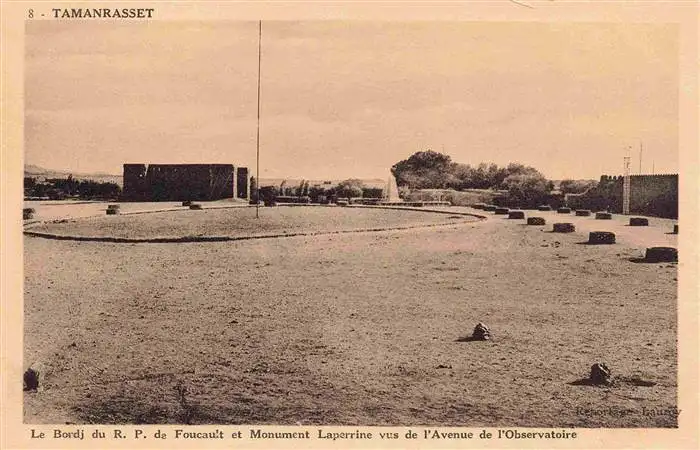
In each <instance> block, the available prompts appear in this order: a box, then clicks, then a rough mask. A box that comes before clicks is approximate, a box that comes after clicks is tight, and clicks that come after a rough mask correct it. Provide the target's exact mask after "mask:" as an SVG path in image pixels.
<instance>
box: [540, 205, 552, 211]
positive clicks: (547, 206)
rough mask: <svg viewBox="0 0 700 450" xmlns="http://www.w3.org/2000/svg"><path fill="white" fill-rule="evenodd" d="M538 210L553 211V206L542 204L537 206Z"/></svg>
mask: <svg viewBox="0 0 700 450" xmlns="http://www.w3.org/2000/svg"><path fill="white" fill-rule="evenodd" d="M537 210H538V211H551V210H552V207H551V206H549V205H540V206H538V207H537Z"/></svg>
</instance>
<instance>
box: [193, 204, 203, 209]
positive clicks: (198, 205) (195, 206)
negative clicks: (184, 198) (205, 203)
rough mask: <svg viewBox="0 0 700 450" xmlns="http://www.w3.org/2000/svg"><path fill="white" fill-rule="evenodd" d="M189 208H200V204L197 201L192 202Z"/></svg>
mask: <svg viewBox="0 0 700 450" xmlns="http://www.w3.org/2000/svg"><path fill="white" fill-rule="evenodd" d="M190 209H202V205H200V204H199V203H192V204H191V205H190Z"/></svg>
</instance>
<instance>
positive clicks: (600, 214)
mask: <svg viewBox="0 0 700 450" xmlns="http://www.w3.org/2000/svg"><path fill="white" fill-rule="evenodd" d="M595 218H596V219H598V220H610V219H612V214H610V213H609V212H597V213H595Z"/></svg>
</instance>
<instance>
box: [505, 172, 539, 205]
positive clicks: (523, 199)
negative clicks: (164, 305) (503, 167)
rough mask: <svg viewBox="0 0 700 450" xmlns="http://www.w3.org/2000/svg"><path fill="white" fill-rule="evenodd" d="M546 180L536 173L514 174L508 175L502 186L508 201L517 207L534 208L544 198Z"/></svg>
mask: <svg viewBox="0 0 700 450" xmlns="http://www.w3.org/2000/svg"><path fill="white" fill-rule="evenodd" d="M547 184H548V182H547V179H546V178H545V177H544V176H543V175H542V174H540V173H539V172H537V173H531V172H529V173H515V174H513V175H508V177H506V179H505V180H504V181H503V186H504V187H505V188H506V189H507V190H508V199H509V200H510V201H511V202H513V203H517V204H519V205H522V206H523V207H525V206H536V205H538V204H540V203H542V201H543V200H544V199H545V198H546V196H547V193H548V192H549V191H548V189H547Z"/></svg>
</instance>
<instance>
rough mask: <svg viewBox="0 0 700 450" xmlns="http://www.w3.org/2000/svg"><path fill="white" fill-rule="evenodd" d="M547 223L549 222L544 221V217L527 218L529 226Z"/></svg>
mask: <svg viewBox="0 0 700 450" xmlns="http://www.w3.org/2000/svg"><path fill="white" fill-rule="evenodd" d="M546 223H547V221H545V220H544V217H528V218H527V224H528V225H544V224H546Z"/></svg>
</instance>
